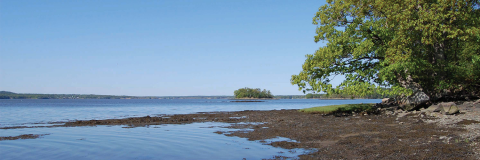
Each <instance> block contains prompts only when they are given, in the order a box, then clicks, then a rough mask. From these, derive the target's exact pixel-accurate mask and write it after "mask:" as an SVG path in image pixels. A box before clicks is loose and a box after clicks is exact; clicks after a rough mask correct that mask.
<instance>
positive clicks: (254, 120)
mask: <svg viewBox="0 0 480 160" xmlns="http://www.w3.org/2000/svg"><path fill="white" fill-rule="evenodd" d="M474 113H475V114H473V115H472V114H470V113H463V114H460V115H448V116H447V115H445V116H442V117H431V116H425V115H424V114H422V113H421V112H418V113H417V112H404V111H398V113H396V114H386V112H382V113H380V114H370V115H366V114H360V113H355V114H352V115H349V116H340V117H336V116H333V115H321V114H307V113H302V112H298V111H297V110H267V111H258V110H246V111H234V112H199V113H194V114H174V115H161V116H158V117H150V116H145V117H131V118H124V119H106V120H80V121H74V122H66V123H65V124H63V125H53V126H43V127H47V128H52V127H79V126H96V125H126V127H123V128H132V127H145V126H149V125H161V124H187V123H199V122H200V123H201V122H222V123H230V124H231V125H230V126H225V127H226V128H236V129H240V130H239V131H234V132H228V133H225V132H215V133H217V134H224V135H225V136H236V137H241V138H248V140H252V141H253V140H260V141H262V140H266V139H270V138H276V137H285V138H289V139H291V140H294V141H293V142H292V141H279V142H272V143H268V145H271V146H274V147H281V148H285V149H293V148H304V149H314V150H316V151H315V152H311V153H308V154H305V155H300V156H299V157H300V158H301V159H395V158H399V157H402V158H403V159H425V158H433V159H451V158H461V159H478V158H479V154H478V151H479V148H480V147H479V145H478V144H479V141H480V137H479V135H478V134H476V132H477V131H479V130H478V129H480V117H478V116H477V119H475V115H476V114H477V113H480V112H478V110H476V111H475V112H474ZM462 116H467V117H468V116H470V117H469V119H470V120H468V119H463V118H465V117H463V118H462ZM472 116H473V118H474V119H472ZM472 126H473V127H472ZM17 128H39V126H32V127H24V126H18V127H3V128H0V129H17ZM245 129H253V131H248V132H245ZM478 133H480V132H478Z"/></svg>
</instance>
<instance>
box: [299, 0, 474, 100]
mask: <svg viewBox="0 0 480 160" xmlns="http://www.w3.org/2000/svg"><path fill="white" fill-rule="evenodd" d="M327 2H328V4H326V5H324V6H322V7H320V8H319V11H318V12H317V13H316V15H315V17H314V18H313V24H315V25H318V27H317V30H316V33H317V34H316V36H315V42H319V41H320V40H322V41H323V40H325V41H327V44H326V46H324V47H321V48H320V49H318V50H317V51H316V52H315V53H314V54H313V55H310V54H309V55H306V60H305V63H304V64H303V70H302V71H301V72H300V73H299V74H298V75H293V76H292V78H291V83H292V84H296V85H298V87H299V90H303V91H304V92H305V91H315V92H322V91H323V92H327V93H329V94H340V93H343V94H348V95H356V96H365V95H371V94H373V93H374V92H377V91H382V92H383V93H380V94H388V95H404V96H410V97H421V96H426V97H427V99H429V100H430V101H432V100H438V99H441V98H462V97H465V96H475V97H478V96H479V90H478V88H480V79H479V76H480V11H479V8H480V5H479V0H400V1H398V0H382V1H379V0H328V1H327ZM335 75H344V76H345V81H343V82H342V83H341V84H340V85H339V86H337V87H333V86H332V85H331V84H330V82H331V80H332V77H334V76H335ZM380 86H383V87H387V88H390V89H387V90H385V89H375V88H380Z"/></svg>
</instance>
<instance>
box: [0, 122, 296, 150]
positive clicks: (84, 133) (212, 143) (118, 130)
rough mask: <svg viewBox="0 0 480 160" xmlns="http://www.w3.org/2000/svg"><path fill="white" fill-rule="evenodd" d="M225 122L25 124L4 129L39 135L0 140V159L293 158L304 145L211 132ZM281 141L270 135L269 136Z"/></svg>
mask: <svg viewBox="0 0 480 160" xmlns="http://www.w3.org/2000/svg"><path fill="white" fill-rule="evenodd" d="M225 125H228V124H225V123H213V122H211V123H193V124H184V125H152V126H149V127H137V128H122V126H97V127H58V128H25V129H15V130H6V131H8V132H9V133H8V134H20V133H22V134H25V133H35V134H45V133H49V134H50V135H46V136H44V137H42V138H39V139H31V140H12V141H0V155H2V159H159V158H161V159H242V158H247V159H262V158H271V157H272V156H274V155H279V156H287V157H296V156H297V155H299V154H302V153H303V152H305V151H304V150H294V152H293V151H292V150H287V149H282V148H275V147H272V146H270V145H264V144H262V143H261V142H258V141H248V140H247V139H246V138H239V137H229V136H225V135H222V134H215V133H213V132H215V131H218V130H222V131H233V130H235V129H227V128H217V127H210V126H225ZM276 140H285V139H281V138H279V139H271V140H269V141H276Z"/></svg>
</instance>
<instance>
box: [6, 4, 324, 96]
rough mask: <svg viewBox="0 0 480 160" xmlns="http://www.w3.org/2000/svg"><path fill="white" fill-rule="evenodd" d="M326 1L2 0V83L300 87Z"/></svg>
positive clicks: (112, 88)
mask: <svg viewBox="0 0 480 160" xmlns="http://www.w3.org/2000/svg"><path fill="white" fill-rule="evenodd" d="M324 4H325V1H310V0H309V1H307V0H305V1H296V0H188V1H185V0H141V1H134V0H101V1H98V0H65V1H63V0H48V1H47V0H0V90H6V91H12V92H17V93H55V94H62V93H66V94H68V93H75V94H77V93H78V94H108V95H133V96H193V95H233V91H234V90H236V89H238V88H242V87H250V88H262V89H267V90H270V91H271V92H272V93H273V94H274V95H299V94H303V93H302V92H301V91H298V88H297V86H293V85H291V84H290V77H291V75H293V74H298V73H299V72H300V71H301V70H302V64H303V62H304V61H305V55H306V54H312V53H314V52H315V50H317V49H318V48H319V47H321V46H323V45H324V43H320V42H319V43H315V42H314V41H313V36H314V35H315V28H316V26H315V25H313V24H312V18H313V16H314V14H315V13H316V11H317V10H318V8H319V7H320V6H322V5H324Z"/></svg>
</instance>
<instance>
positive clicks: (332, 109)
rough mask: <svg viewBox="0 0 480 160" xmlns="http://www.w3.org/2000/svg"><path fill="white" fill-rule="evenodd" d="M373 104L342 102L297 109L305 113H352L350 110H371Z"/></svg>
mask: <svg viewBox="0 0 480 160" xmlns="http://www.w3.org/2000/svg"><path fill="white" fill-rule="evenodd" d="M374 105H375V104H373V103H372V104H342V105H331V106H320V107H312V108H305V109H301V110H299V111H300V112H305V113H314V114H334V113H352V112H373V111H374V110H375V109H374Z"/></svg>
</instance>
